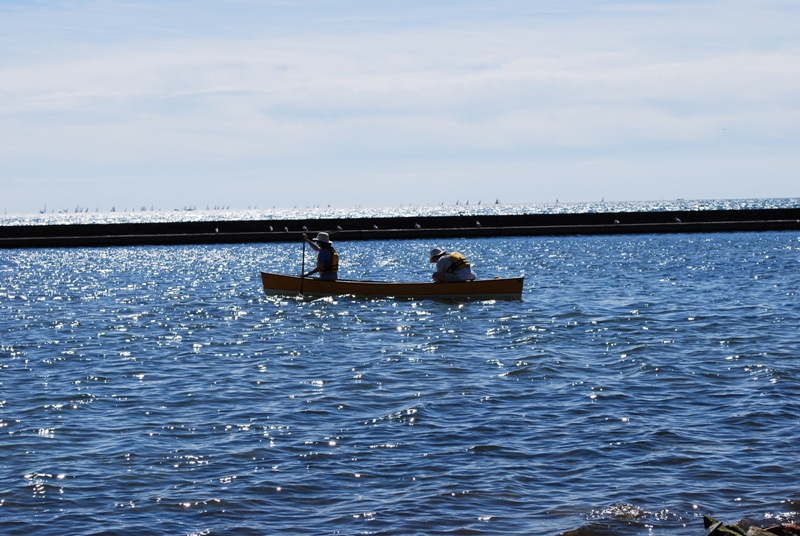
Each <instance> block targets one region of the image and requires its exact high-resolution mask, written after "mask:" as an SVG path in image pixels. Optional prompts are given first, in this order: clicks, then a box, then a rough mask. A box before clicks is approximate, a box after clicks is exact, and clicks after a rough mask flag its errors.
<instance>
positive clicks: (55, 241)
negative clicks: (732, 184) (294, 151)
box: [0, 208, 800, 249]
mask: <svg viewBox="0 0 800 536" xmlns="http://www.w3.org/2000/svg"><path fill="white" fill-rule="evenodd" d="M304 228H305V230H304ZM780 230H800V208H767V209H742V210H702V211H698V210H679V211H639V212H592V213H567V214H514V215H496V214H495V215H491V214H485V215H478V216H476V215H456V216H420V217H413V216H408V217H406V216H393V217H356V218H346V217H342V218H308V219H264V220H238V221H237V220H219V221H191V222H163V223H101V224H98V223H88V224H48V225H5V226H0V248H6V249H9V248H56V247H109V246H136V245H187V244H234V243H270V242H296V241H299V240H300V239H301V237H302V234H303V233H304V232H306V233H308V234H309V236H311V237H312V238H313V236H315V234H316V233H317V232H320V231H325V232H328V233H330V234H331V238H332V239H333V240H335V241H352V240H395V239H428V238H478V237H497V236H548V235H560V236H563V235H610V234H653V233H704V232H744V231H780Z"/></svg>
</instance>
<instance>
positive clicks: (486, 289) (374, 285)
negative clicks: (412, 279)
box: [261, 272, 524, 300]
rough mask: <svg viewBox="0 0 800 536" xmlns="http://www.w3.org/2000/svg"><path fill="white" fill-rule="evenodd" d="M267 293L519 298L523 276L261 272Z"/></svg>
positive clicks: (483, 298) (319, 295)
mask: <svg viewBox="0 0 800 536" xmlns="http://www.w3.org/2000/svg"><path fill="white" fill-rule="evenodd" d="M261 281H262V283H263V284H264V292H266V293H267V294H268V295H280V296H292V295H295V296H297V295H303V296H311V297H323V296H343V295H352V296H360V297H367V298H390V297H391V298H410V299H411V298H413V299H424V298H456V299H477V300H489V299H520V298H521V297H522V284H523V281H524V278H522V277H513V278H508V279H500V278H498V279H479V280H476V281H463V282H458V283H433V282H430V283H387V282H381V281H353V280H347V279H343V280H342V279H340V280H338V281H322V280H320V279H316V278H308V277H306V278H302V279H301V278H300V277H297V276H293V275H281V274H271V273H268V272H261Z"/></svg>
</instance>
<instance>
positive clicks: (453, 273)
mask: <svg viewBox="0 0 800 536" xmlns="http://www.w3.org/2000/svg"><path fill="white" fill-rule="evenodd" d="M431 262H432V263H434V262H435V263H436V271H435V272H433V280H434V281H436V282H437V283H452V282H454V281H472V280H473V279H475V278H476V277H477V276H476V275H475V272H473V271H472V266H471V265H470V264H469V262H468V261H467V259H466V257H464V255H462V254H461V253H458V252H456V251H453V252H452V253H447V252H446V251H445V250H443V249H439V248H433V249H432V250H431Z"/></svg>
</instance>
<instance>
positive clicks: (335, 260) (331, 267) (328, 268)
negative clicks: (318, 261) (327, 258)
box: [318, 246, 339, 274]
mask: <svg viewBox="0 0 800 536" xmlns="http://www.w3.org/2000/svg"><path fill="white" fill-rule="evenodd" d="M326 249H327V248H326ZM330 252H331V257H332V261H331V264H323V265H322V269H320V270H318V272H319V273H320V274H335V273H336V272H338V271H339V254H338V253H336V250H335V249H333V246H331V247H330Z"/></svg>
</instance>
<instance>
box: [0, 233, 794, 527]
mask: <svg viewBox="0 0 800 536" xmlns="http://www.w3.org/2000/svg"><path fill="white" fill-rule="evenodd" d="M435 245H438V246H444V247H447V248H448V249H458V250H459V251H462V252H463V253H465V254H466V255H467V257H468V258H469V259H471V260H472V261H473V262H474V264H475V271H476V272H477V273H478V275H479V277H492V276H495V275H499V276H512V275H519V274H524V275H525V277H526V284H525V291H524V295H523V299H522V300H511V301H496V302H494V301H487V302H466V303H458V302H447V301H392V300H363V299H351V298H347V297H343V298H337V299H325V300H316V301H310V302H304V301H300V300H295V299H279V298H272V297H271V298H268V297H266V296H265V295H264V294H263V290H262V288H261V283H260V279H259V272H260V271H261V270H264V271H273V272H283V273H297V272H298V271H299V266H300V263H301V251H302V250H301V248H300V245H299V244H296V245H288V244H269V245H234V246H187V247H132V248H98V249H54V250H0V532H1V533H3V534H8V535H15V534H25V535H30V534H37V535H49V534H53V535H62V534H176V535H189V534H218V535H221V534H278V533H281V534H321V535H322V534H396V535H401V534H573V535H581V536H587V535H612V534H613V535H620V534H621V535H627V534H631V535H633V534H636V535H645V534H647V535H650V534H655V535H659V534H660V535H678V534H697V535H701V534H703V532H704V531H703V524H702V515H704V514H710V515H713V516H715V517H717V518H719V519H722V520H725V521H726V522H729V523H732V522H735V521H737V520H739V519H742V518H744V519H747V520H750V521H751V522H755V523H757V524H760V525H768V524H774V523H778V522H781V521H795V522H796V521H798V519H800V514H798V511H800V486H798V467H800V448H798V439H799V438H800V433H798V430H800V304H798V290H799V289H798V286H799V285H800V277H798V275H799V273H800V235H798V233H796V232H767V233H740V234H707V235H653V236H609V237H560V238H551V237H532V238H513V239H506V238H499V239H481V240H471V241H460V240H454V241H449V242H447V243H444V242H438V243H434V242H432V241H387V242H349V243H347V242H342V243H339V244H337V248H338V250H339V252H340V255H341V259H342V260H341V265H342V270H343V272H344V273H343V276H345V277H349V278H370V279H379V280H424V279H427V278H428V277H429V275H428V274H429V270H430V267H429V265H428V263H427V252H428V251H429V250H430V249H431V247H432V246H435ZM307 260H308V259H307Z"/></svg>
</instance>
